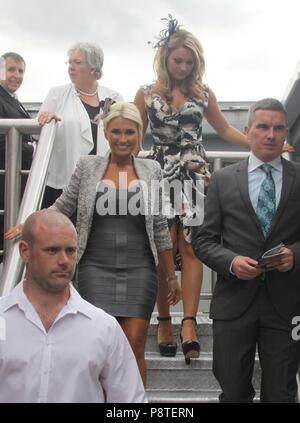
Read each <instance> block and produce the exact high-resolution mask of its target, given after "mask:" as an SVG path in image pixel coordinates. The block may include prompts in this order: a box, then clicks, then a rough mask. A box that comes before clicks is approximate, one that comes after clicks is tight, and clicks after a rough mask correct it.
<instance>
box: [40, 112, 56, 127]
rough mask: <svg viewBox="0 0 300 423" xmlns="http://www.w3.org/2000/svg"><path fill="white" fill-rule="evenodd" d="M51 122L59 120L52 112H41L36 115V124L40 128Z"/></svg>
mask: <svg viewBox="0 0 300 423" xmlns="http://www.w3.org/2000/svg"><path fill="white" fill-rule="evenodd" d="M52 120H55V122H58V121H60V120H61V118H60V117H58V116H57V115H56V114H55V113H53V112H41V113H39V115H38V122H39V124H40V125H41V126H44V125H45V124H46V123H50V122H51V121H52Z"/></svg>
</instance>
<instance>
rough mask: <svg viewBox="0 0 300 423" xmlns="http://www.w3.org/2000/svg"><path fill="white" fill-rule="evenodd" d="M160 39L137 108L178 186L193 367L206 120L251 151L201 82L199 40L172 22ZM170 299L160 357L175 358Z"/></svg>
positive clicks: (171, 210) (187, 340)
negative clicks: (151, 77)
mask: <svg viewBox="0 0 300 423" xmlns="http://www.w3.org/2000/svg"><path fill="white" fill-rule="evenodd" d="M170 18H171V17H170ZM160 36H161V39H160V41H159V42H158V43H157V45H156V46H157V47H158V50H157V52H156V55H155V59H154V68H155V71H156V74H157V79H156V81H155V83H154V84H153V85H148V86H143V87H141V88H140V89H139V90H138V92H137V94H136V97H135V104H136V105H137V107H138V108H139V110H140V112H141V115H142V118H143V122H144V128H147V125H148V123H150V128H151V132H152V135H153V139H154V145H153V147H152V149H151V150H150V152H149V154H147V156H146V157H147V158H152V159H153V160H157V161H158V162H159V163H160V164H161V167H162V172H163V178H164V179H165V181H167V182H169V183H172V182H173V183H174V181H176V182H177V185H176V187H177V188H175V189H174V192H175V194H174V193H173V194H172V190H171V194H170V195H168V196H167V200H166V205H167V206H169V207H168V208H167V209H168V218H169V228H170V232H171V236H172V241H173V252H174V256H175V255H176V252H177V251H178V252H179V253H180V256H181V286H182V299H183V313H184V319H183V321H182V329H181V342H182V349H183V353H184V355H185V359H186V362H187V363H189V362H190V359H191V358H197V357H199V353H200V345H199V342H198V340H197V335H196V328H195V326H196V314H197V310H198V305H199V298H200V291H201V285H202V273H203V266H202V263H201V262H200V261H199V260H198V259H197V258H196V256H195V255H194V252H193V248H192V246H191V243H192V239H193V231H194V230H195V229H197V226H198V227H199V224H201V215H202V214H203V201H201V199H203V197H204V187H205V186H206V185H207V183H208V181H209V177H210V173H209V168H208V162H207V158H206V155H205V151H204V148H203V144H202V119H203V117H205V118H206V120H207V121H208V122H209V123H210V125H211V126H212V127H213V128H214V129H215V130H216V131H217V133H218V134H219V135H220V136H221V137H222V138H224V139H225V140H227V141H230V142H232V143H235V144H238V145H241V146H243V147H245V148H247V149H248V148H249V147H248V141H247V139H246V138H245V136H244V135H243V134H242V133H240V132H239V131H238V130H237V129H235V128H233V127H232V126H231V125H230V124H229V123H228V121H227V120H226V119H225V117H224V115H223V114H222V113H221V111H220V109H219V107H218V104H217V100H216V97H215V95H214V93H213V92H212V90H211V89H210V88H209V87H207V86H206V85H204V84H203V82H202V78H203V74H204V71H205V61H204V55H203V49H202V46H201V45H200V43H199V41H198V40H197V39H196V38H195V37H194V35H193V34H191V33H190V32H187V31H185V30H183V29H180V28H179V27H178V25H177V21H176V20H174V19H172V18H171V19H170V20H169V21H168V28H167V30H165V31H163V34H162V33H161V34H160ZM185 183H189V184H190V185H191V186H192V195H187V190H186V189H184V188H183V189H182V190H181V192H180V193H179V192H178V187H179V186H180V185H181V186H183V185H184V184H185ZM178 199H179V200H178ZM179 203H181V205H182V207H181V209H180V207H178V204H179ZM202 217H203V216H202ZM159 274H160V280H161V281H162V280H164V275H163V272H162V270H161V269H160V270H159ZM166 294H167V293H166V290H165V284H164V283H162V282H161V283H160V289H159V294H158V299H157V307H158V312H159V317H158V321H159V328H158V345H159V349H160V353H161V354H162V355H165V356H174V355H175V354H176V348H177V345H176V342H175V340H174V336H173V333H172V325H171V317H170V310H169V306H168V303H167V301H166V297H167V295H166Z"/></svg>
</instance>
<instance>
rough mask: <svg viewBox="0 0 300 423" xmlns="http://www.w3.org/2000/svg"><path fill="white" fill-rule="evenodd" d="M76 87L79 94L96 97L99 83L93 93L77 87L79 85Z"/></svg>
mask: <svg viewBox="0 0 300 423" xmlns="http://www.w3.org/2000/svg"><path fill="white" fill-rule="evenodd" d="M75 89H76V91H77V94H78V95H79V96H80V95H86V96H87V97H94V95H96V94H97V92H98V85H97V88H96V90H95V92H93V93H86V92H84V91H82V90H81V89H80V88H77V87H75Z"/></svg>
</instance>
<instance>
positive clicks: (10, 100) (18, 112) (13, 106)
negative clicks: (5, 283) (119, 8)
mask: <svg viewBox="0 0 300 423" xmlns="http://www.w3.org/2000/svg"><path fill="white" fill-rule="evenodd" d="M0 60H2V61H3V63H4V66H3V71H2V75H0V119H30V118H31V116H30V115H29V113H28V112H27V111H26V109H25V108H24V107H23V105H22V104H21V103H20V102H19V101H18V100H17V98H16V94H15V93H16V91H17V90H18V89H19V87H20V86H21V84H22V82H23V78H24V72H25V61H24V59H23V58H22V56H20V55H19V54H17V53H12V52H10V53H5V54H3V55H2V56H1V58H0ZM30 142H31V137H30V136H29V135H24V136H23V140H22V169H30V166H31V163H32V155H33V146H32V145H31V144H30ZM0 169H5V136H4V135H0ZM25 184H26V177H22V193H23V191H24V188H25ZM0 209H1V210H3V209H4V177H3V176H0ZM3 223H4V219H3V216H0V249H1V250H2V249H3ZM0 261H2V257H1V256H0Z"/></svg>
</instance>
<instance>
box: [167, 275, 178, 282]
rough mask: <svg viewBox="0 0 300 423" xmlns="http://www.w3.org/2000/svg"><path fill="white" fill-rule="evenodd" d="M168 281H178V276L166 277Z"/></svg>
mask: <svg viewBox="0 0 300 423" xmlns="http://www.w3.org/2000/svg"><path fill="white" fill-rule="evenodd" d="M166 281H167V283H169V282H177V276H176V275H173V276H168V277H167V278H166Z"/></svg>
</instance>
